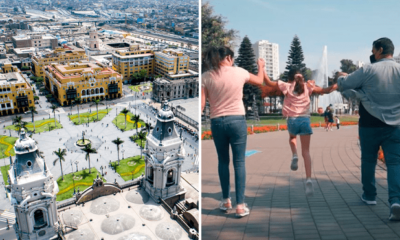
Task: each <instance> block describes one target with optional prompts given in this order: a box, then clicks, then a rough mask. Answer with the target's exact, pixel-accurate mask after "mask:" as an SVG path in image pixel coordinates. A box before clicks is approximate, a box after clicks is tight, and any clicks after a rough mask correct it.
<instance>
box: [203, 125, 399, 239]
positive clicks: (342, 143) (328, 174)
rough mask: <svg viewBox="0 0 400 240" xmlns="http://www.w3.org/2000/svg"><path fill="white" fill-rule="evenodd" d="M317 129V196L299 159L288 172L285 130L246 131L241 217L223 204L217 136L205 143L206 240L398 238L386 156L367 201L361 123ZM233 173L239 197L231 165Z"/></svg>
mask: <svg viewBox="0 0 400 240" xmlns="http://www.w3.org/2000/svg"><path fill="white" fill-rule="evenodd" d="M313 131H314V134H313V136H312V138H311V148H310V154H311V159H312V179H313V182H314V196H313V197H306V195H305V193H304V188H305V184H304V182H305V169H304V163H303V159H302V158H301V157H300V158H299V169H298V170H297V171H295V172H294V171H291V170H290V162H291V156H292V155H291V151H290V149H289V146H288V143H287V141H288V133H287V131H277V132H270V133H262V134H255V135H251V136H248V140H247V152H246V153H247V154H246V156H247V157H246V171H247V181H246V192H245V202H246V203H247V204H248V206H249V209H250V215H249V216H247V217H244V218H241V219H237V218H235V210H230V211H229V212H228V213H225V212H222V211H221V210H220V209H219V208H218V204H219V201H220V199H221V197H222V196H221V187H220V182H219V178H218V171H217V170H218V167H217V165H218V161H217V154H216V150H215V146H214V142H213V141H212V140H207V141H203V142H202V227H203V228H202V239H307V240H310V239H399V237H400V229H399V227H398V223H396V222H390V221H389V220H388V216H389V203H388V201H387V199H388V186H387V181H386V180H387V178H386V167H385V165H384V164H383V163H381V162H380V161H378V166H377V167H376V187H377V191H378V196H377V205H375V206H368V205H366V204H364V203H363V202H362V201H361V199H360V197H361V194H362V192H363V190H362V184H361V182H360V176H361V169H360V168H361V160H360V158H361V156H360V155H361V153H360V148H359V145H358V127H357V126H344V127H341V128H340V130H338V131H336V130H334V131H333V132H326V131H325V130H324V129H323V128H314V129H313ZM298 143H299V140H298ZM299 156H301V153H300V152H299ZM230 171H231V179H230V182H231V196H232V202H233V203H235V199H234V198H235V197H234V196H235V191H234V174H233V168H232V164H231V168H230Z"/></svg>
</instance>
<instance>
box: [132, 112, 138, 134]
mask: <svg viewBox="0 0 400 240" xmlns="http://www.w3.org/2000/svg"><path fill="white" fill-rule="evenodd" d="M131 121H133V122H134V123H135V125H136V132H137V127H138V123H139V121H140V117H139V115H133V116H132V117H131Z"/></svg>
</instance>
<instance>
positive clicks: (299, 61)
mask: <svg viewBox="0 0 400 240" xmlns="http://www.w3.org/2000/svg"><path fill="white" fill-rule="evenodd" d="M303 61H304V55H303V48H302V47H301V43H300V39H299V37H297V35H295V36H294V38H293V41H292V43H291V45H290V50H289V56H288V61H287V62H286V68H285V69H286V71H285V72H284V77H283V78H282V80H283V81H285V82H287V81H288V73H289V70H290V69H292V68H297V69H299V70H300V71H301V72H302V74H303V76H305V75H307V73H306V64H304V63H303Z"/></svg>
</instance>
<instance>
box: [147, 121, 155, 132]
mask: <svg viewBox="0 0 400 240" xmlns="http://www.w3.org/2000/svg"><path fill="white" fill-rule="evenodd" d="M153 128H154V127H153V126H152V125H151V123H145V129H146V131H147V132H148V133H150V130H151V129H153Z"/></svg>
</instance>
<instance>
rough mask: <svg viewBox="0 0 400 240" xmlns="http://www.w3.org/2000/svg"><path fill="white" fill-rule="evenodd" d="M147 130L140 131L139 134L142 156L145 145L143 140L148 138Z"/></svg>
mask: <svg viewBox="0 0 400 240" xmlns="http://www.w3.org/2000/svg"><path fill="white" fill-rule="evenodd" d="M146 135H147V134H146V132H139V133H138V134H137V136H138V139H139V140H140V157H142V149H143V148H142V145H143V140H146Z"/></svg>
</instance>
